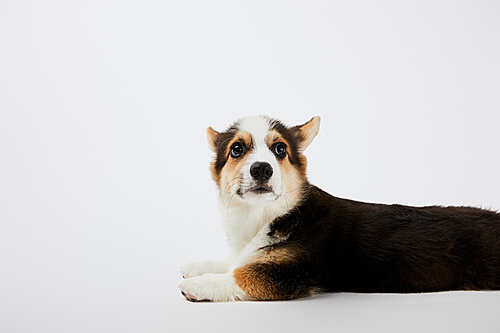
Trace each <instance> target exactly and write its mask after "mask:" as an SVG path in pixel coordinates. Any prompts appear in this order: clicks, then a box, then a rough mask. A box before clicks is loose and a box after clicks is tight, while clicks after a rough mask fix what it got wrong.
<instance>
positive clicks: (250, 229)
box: [220, 197, 290, 258]
mask: <svg viewBox="0 0 500 333" xmlns="http://www.w3.org/2000/svg"><path fill="white" fill-rule="evenodd" d="M289 209H290V207H289V205H288V204H287V201H286V199H285V198H284V197H280V198H278V199H277V200H276V201H273V202H268V203H265V204H262V203H251V202H242V201H241V200H233V202H230V203H227V202H224V201H223V200H221V203H220V211H221V216H222V221H223V223H224V227H225V229H226V234H227V238H228V242H229V246H230V249H231V255H232V256H233V258H236V257H238V256H239V254H240V252H241V251H242V250H243V249H244V248H245V247H246V246H247V245H248V244H249V243H250V242H251V241H252V240H254V242H255V241H256V239H254V238H255V237H256V236H257V234H259V232H260V234H263V235H262V236H264V235H267V233H266V232H265V230H263V228H265V229H266V230H267V227H268V226H269V224H270V223H271V222H272V221H273V220H274V219H276V218H277V217H279V216H281V215H284V214H286V213H287V212H288V210H289ZM260 234H259V238H262V236H261V235H260ZM264 238H265V237H264ZM259 242H262V246H265V245H267V244H266V240H265V239H261V240H259Z"/></svg>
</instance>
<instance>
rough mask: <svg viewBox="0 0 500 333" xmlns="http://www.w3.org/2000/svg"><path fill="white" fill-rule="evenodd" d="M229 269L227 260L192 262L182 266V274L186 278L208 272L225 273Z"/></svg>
mask: <svg viewBox="0 0 500 333" xmlns="http://www.w3.org/2000/svg"><path fill="white" fill-rule="evenodd" d="M227 270H228V268H227V263H226V262H218V261H205V262H190V263H188V264H186V265H184V266H182V267H181V274H182V276H183V277H184V278H193V277H197V276H200V275H203V274H207V273H214V274H220V273H225V272H227Z"/></svg>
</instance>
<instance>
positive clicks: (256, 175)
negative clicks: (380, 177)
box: [179, 116, 500, 301]
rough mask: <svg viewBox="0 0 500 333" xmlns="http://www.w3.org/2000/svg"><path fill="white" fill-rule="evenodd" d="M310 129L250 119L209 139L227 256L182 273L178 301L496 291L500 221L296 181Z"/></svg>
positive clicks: (490, 215)
mask: <svg viewBox="0 0 500 333" xmlns="http://www.w3.org/2000/svg"><path fill="white" fill-rule="evenodd" d="M319 123H320V119H319V117H315V118H313V119H311V120H310V121H309V122H307V123H305V124H303V125H301V126H295V127H287V126H285V125H284V124H282V123H281V122H279V121H277V120H274V119H271V118H268V117H265V116H257V117H248V118H244V119H241V120H239V121H237V122H236V123H234V124H233V125H232V126H231V127H229V128H228V129H227V130H226V131H225V132H222V133H219V132H217V131H215V130H213V129H212V128H209V129H208V130H207V135H208V141H209V143H210V146H211V148H212V150H213V151H214V152H215V158H214V160H213V162H212V163H211V165H210V170H211V174H212V178H213V180H214V181H215V182H216V184H217V185H218V187H219V189H220V211H221V216H222V220H223V223H224V227H225V229H226V232H227V236H228V241H229V245H230V249H231V253H230V255H229V256H228V257H227V258H226V259H225V260H223V261H220V262H205V263H191V264H187V265H185V266H183V267H182V268H181V273H182V274H183V276H184V277H185V280H184V281H183V282H182V283H181V285H180V286H179V287H180V289H181V292H182V294H183V295H184V296H185V297H186V298H187V299H188V300H191V301H201V300H210V301H234V300H285V299H294V298H298V297H305V296H308V295H311V294H313V293H317V292H341V291H351V292H396V293H413V292H434V291H444V290H484V289H500V214H498V213H496V212H493V211H488V210H483V209H477V208H471V207H438V206H432V207H408V206H401V205H381V204H371V203H362V202H356V201H352V200H346V199H341V198H336V197H334V196H331V195H330V194H328V193H326V192H324V191H322V190H320V189H319V188H317V187H315V186H313V185H311V184H310V183H309V182H308V180H307V177H306V167H307V160H306V158H305V156H304V155H303V152H304V150H305V149H306V148H307V146H309V144H310V143H311V142H312V141H313V139H314V138H315V137H316V135H317V133H318V131H319Z"/></svg>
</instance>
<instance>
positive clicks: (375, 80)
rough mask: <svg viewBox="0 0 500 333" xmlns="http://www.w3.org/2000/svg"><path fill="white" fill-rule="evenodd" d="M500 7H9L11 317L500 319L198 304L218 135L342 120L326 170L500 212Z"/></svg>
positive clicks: (211, 223) (429, 305) (4, 45)
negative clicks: (186, 280) (241, 127)
mask: <svg viewBox="0 0 500 333" xmlns="http://www.w3.org/2000/svg"><path fill="white" fill-rule="evenodd" d="M499 17H500V3H499V2H498V1H436V0H433V1H420V0H419V1H413V2H411V3H409V2H403V1H377V2H375V1H365V2H363V1H342V2H336V1H300V2H299V1H169V0H163V1H136V2H132V1H109V0H87V1H62V0H61V1H20V0H18V1H9V0H0V331H1V332H9V333H10V332H174V331H175V332H177V331H179V332H181V331H213V329H214V328H219V329H221V330H223V331H231V332H234V331H235V330H236V331H257V330H258V331H259V332H260V331H275V332H276V331H277V330H279V331H297V332H299V331H300V332H303V331H309V330H312V329H316V330H320V331H326V330H327V329H328V331H330V330H331V329H339V331H343V332H345V331H357V330H363V329H364V330H365V331H366V330H369V331H382V332H388V331H394V332H411V331H415V332H417V331H443V332H445V331H454V332H460V331H462V332H472V331H474V332H498V331H499V329H500V317H499V316H498V314H499V309H500V292H452V293H439V294H422V295H363V294H336V295H335V294H332V295H322V296H319V297H315V298H310V299H306V300H299V301H292V302H278V303H242V302H240V303H232V304H193V303H189V302H187V301H185V300H184V298H183V297H182V296H181V295H180V294H179V291H178V289H177V285H178V284H179V282H180V280H181V277H180V275H179V273H178V268H179V266H181V265H182V264H184V263H186V262H189V261H196V260H204V259H216V258H221V257H223V256H224V255H225V254H226V250H227V246H226V244H225V236H224V232H223V230H222V227H221V223H220V222H219V219H218V211H217V204H216V202H217V191H216V188H215V185H214V184H213V183H212V181H211V180H210V175H209V172H208V163H209V161H210V158H211V154H210V152H209V149H208V144H207V143H206V138H205V128H206V127H207V126H213V127H214V128H216V129H218V130H223V129H224V128H226V127H227V126H228V125H229V124H230V123H231V122H233V121H234V120H236V119H237V118H239V117H242V116H246V115H253V114H268V115H271V116H274V117H278V118H280V119H282V120H283V121H284V122H285V123H288V124H290V125H295V124H299V123H303V122H305V121H307V120H309V119H310V118H311V117H313V116H315V115H320V116H321V117H322V127H321V130H320V134H319V135H318V137H317V138H316V140H315V142H313V144H312V145H311V146H310V148H309V149H308V150H307V152H306V153H307V156H308V159H309V178H310V180H311V182H313V183H314V184H316V185H318V186H320V187H322V188H323V189H325V190H327V191H329V192H330V193H332V194H334V195H336V196H341V197H347V198H352V199H356V200H362V201H370V202H382V203H395V202H398V203H403V204H410V205H430V204H442V205H473V206H481V207H486V208H492V209H495V210H496V209H500V174H499V170H500V157H499V153H498V152H499V143H500V131H499V120H500V98H499V96H500V94H499V92H500V60H499V59H500V37H499V36H500V19H499Z"/></svg>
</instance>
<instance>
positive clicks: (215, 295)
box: [179, 272, 244, 302]
mask: <svg viewBox="0 0 500 333" xmlns="http://www.w3.org/2000/svg"><path fill="white" fill-rule="evenodd" d="M179 289H180V290H181V293H182V294H183V295H184V297H186V298H187V299H188V300H189V301H193V302H196V301H213V302H231V301H236V300H239V299H243V298H244V293H243V292H242V291H241V289H240V288H239V287H238V286H237V285H236V283H235V282H234V278H233V275H232V272H229V273H225V274H205V275H202V276H197V277H193V278H189V279H185V280H184V281H182V283H181V284H180V285H179Z"/></svg>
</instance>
